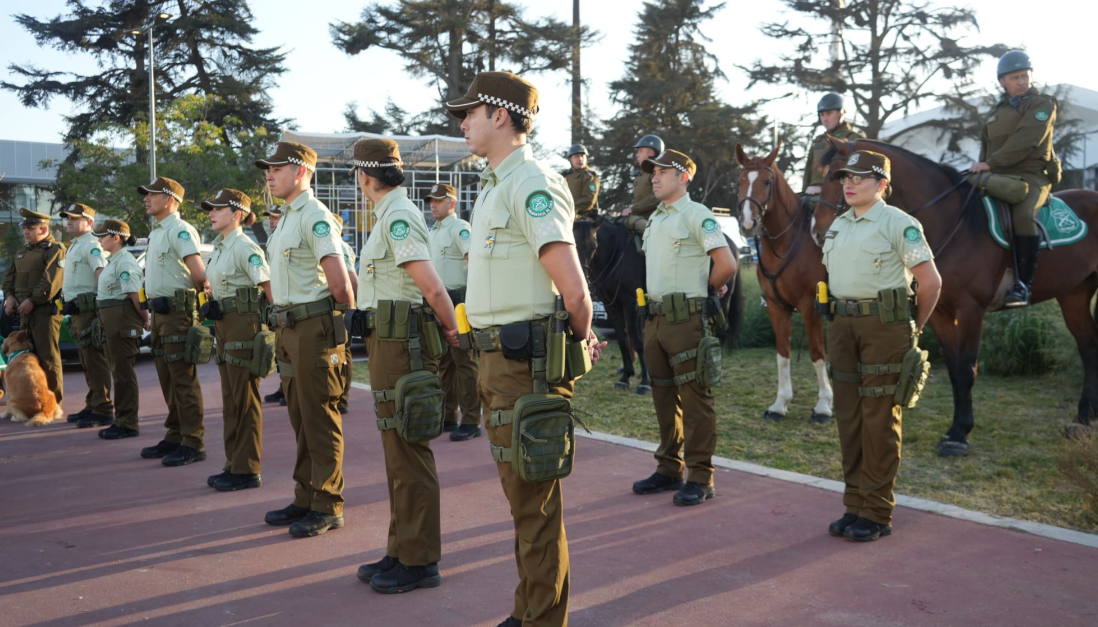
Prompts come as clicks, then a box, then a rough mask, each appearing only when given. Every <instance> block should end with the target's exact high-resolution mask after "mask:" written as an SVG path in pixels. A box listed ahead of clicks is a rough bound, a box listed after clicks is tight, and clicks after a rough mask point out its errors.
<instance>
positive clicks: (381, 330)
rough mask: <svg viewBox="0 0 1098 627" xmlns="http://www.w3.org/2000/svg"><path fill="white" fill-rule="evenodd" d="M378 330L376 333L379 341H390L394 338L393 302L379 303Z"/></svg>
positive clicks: (383, 301) (384, 301)
mask: <svg viewBox="0 0 1098 627" xmlns="http://www.w3.org/2000/svg"><path fill="white" fill-rule="evenodd" d="M375 320H376V322H377V328H375V329H374V333H375V334H376V335H377V338H378V339H379V340H389V339H392V337H393V301H391V300H379V301H377V317H376V318H375Z"/></svg>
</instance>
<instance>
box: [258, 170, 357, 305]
mask: <svg viewBox="0 0 1098 627" xmlns="http://www.w3.org/2000/svg"><path fill="white" fill-rule="evenodd" d="M339 231H340V230H339V224H338V223H336V220H335V216H333V215H332V212H331V211H328V208H327V207H325V206H324V203H322V202H320V201H319V200H317V199H316V197H315V196H313V190H311V189H307V190H305V191H304V192H302V193H301V194H300V195H299V196H298V197H297V198H294V201H293V202H291V203H287V204H286V205H283V207H282V220H280V221H279V223H278V228H276V229H275V232H274V233H273V234H272V235H271V239H269V240H267V254H268V255H269V257H270V262H271V295H272V296H274V299H275V302H274V303H273V304H275V305H279V306H282V307H285V306H288V305H301V304H305V303H311V302H313V301H318V300H320V299H322V298H327V297H329V296H331V295H332V292H331V290H329V289H328V278H327V277H326V276H324V270H323V269H321V267H320V260H321V259H324V258H325V257H332V256H342V255H343V246H342V242H343V240H341V239H340V238H339Z"/></svg>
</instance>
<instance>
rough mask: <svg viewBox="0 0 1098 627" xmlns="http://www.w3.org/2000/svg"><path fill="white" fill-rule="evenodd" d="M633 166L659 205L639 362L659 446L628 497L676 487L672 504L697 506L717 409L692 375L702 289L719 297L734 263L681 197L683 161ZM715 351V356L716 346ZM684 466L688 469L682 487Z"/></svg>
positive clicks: (705, 212) (701, 334) (709, 217)
mask: <svg viewBox="0 0 1098 627" xmlns="http://www.w3.org/2000/svg"><path fill="white" fill-rule="evenodd" d="M641 167H642V168H643V169H644V171H645V172H648V173H650V174H651V175H652V192H653V193H654V194H655V195H656V198H659V199H660V201H661V202H660V206H659V207H658V208H657V209H656V213H654V214H653V215H652V218H651V219H650V220H649V222H648V228H647V229H646V230H645V231H644V254H645V268H646V272H647V277H648V280H647V282H648V290H647V291H648V294H647V296H646V298H647V301H648V305H647V307H648V321H647V322H646V323H645V325H644V359H645V362H646V363H647V364H648V372H649V373H650V374H651V375H652V402H653V403H654V404H655V406H656V420H657V421H659V425H660V446H659V448H657V449H656V455H655V457H656V462H657V466H656V472H655V473H654V474H653V475H652V476H651V477H649V478H647V479H644V480H642V481H637V482H636V483H634V484H633V492H635V493H637V494H655V493H657V492H663V491H665V490H678V492H676V493H675V496H674V497H673V499H672V501H673V502H674V503H675V504H676V505H698V504H700V503H703V502H705V500H706V499H711V498H713V497H714V496H716V493H715V492H714V490H713V453H714V451H715V450H716V448H717V411H716V409H715V407H714V404H713V391H712V389H711V388H710V387H709V386H708V384H705V385H703V383H704V382H703V381H702V378H703V374H704V373H703V372H699V371H698V363H699V361H700V359H699V358H698V353H699V352H704V351H703V348H704V347H702V346H701V343H702V339H703V338H706V337H712V336H713V335H714V333H715V328H714V324H713V322H712V321H711V320H710V313H711V312H710V311H708V310H707V304H708V302H707V301H708V299H707V296H708V294H709V289H710V288H712V289H713V290H714V291H718V290H719V293H721V294H723V291H724V290H725V289H726V288H725V286H726V284H727V283H728V280H729V279H731V278H732V275H733V274H735V272H736V259H735V257H733V256H732V252H731V251H730V250H729V248H728V242H727V240H725V239H724V234H723V233H722V232H721V230H720V227H719V226H718V225H717V221H716V220H715V219H714V218H713V213H712V212H711V211H709V209H708V208H707V207H706V206H705V205H703V204H701V203H697V202H694V201H693V200H691V199H690V195H689V193H687V188H688V187H689V186H690V180H691V179H692V178H693V177H694V174H695V172H697V166H696V165H695V164H694V161H693V160H692V159H691V158H690V157H688V156H687V155H685V154H683V153H681V152H678V151H677V150H665V151H663V152H662V153H660V154H659V155H657V156H656V157H653V158H651V159H648V160H647V161H645V162H644V165H642V166H641ZM710 260H712V262H713V263H712V266H713V269H712V270H710V269H709V266H710V263H709V262H710ZM716 350H717V351H718V354H719V350H720V348H719V346H718V347H717V349H716ZM684 452H685V461H684ZM684 467H685V469H686V470H688V471H689V476H688V477H687V480H686V483H685V485H684V483H683V470H684Z"/></svg>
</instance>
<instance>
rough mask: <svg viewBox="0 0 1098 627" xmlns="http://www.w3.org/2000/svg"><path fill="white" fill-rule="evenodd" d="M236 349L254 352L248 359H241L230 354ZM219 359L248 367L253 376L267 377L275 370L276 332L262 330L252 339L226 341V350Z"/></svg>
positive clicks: (219, 361) (219, 360)
mask: <svg viewBox="0 0 1098 627" xmlns="http://www.w3.org/2000/svg"><path fill="white" fill-rule="evenodd" d="M234 350H247V351H251V353H252V354H251V356H250V357H249V358H248V359H241V358H239V357H234V356H232V355H230V354H229V351H234ZM217 361H218V363H227V364H229V365H230V366H236V367H237V368H247V369H248V372H250V373H252V376H253V377H258V378H260V379H265V378H267V377H269V376H271V375H272V374H273V373H274V371H275V366H276V361H275V334H274V333H273V332H272V331H267V330H262V331H260V332H259V333H256V334H255V337H253V338H252V339H251V340H250V341H242V342H226V343H225V352H224V353H223V354H222V355H221V356H219V357H218V360H217Z"/></svg>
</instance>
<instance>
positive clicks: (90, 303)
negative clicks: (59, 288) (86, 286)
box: [76, 292, 95, 313]
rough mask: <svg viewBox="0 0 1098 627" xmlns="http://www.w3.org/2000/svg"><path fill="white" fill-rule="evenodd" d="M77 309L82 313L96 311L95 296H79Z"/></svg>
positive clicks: (77, 297) (85, 294) (86, 294)
mask: <svg viewBox="0 0 1098 627" xmlns="http://www.w3.org/2000/svg"><path fill="white" fill-rule="evenodd" d="M76 308H77V309H79V310H80V313H90V312H93V311H95V294H92V293H91V292H87V293H84V294H77V296H76Z"/></svg>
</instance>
